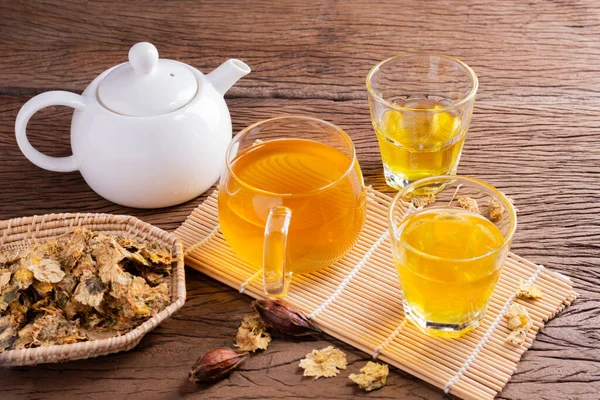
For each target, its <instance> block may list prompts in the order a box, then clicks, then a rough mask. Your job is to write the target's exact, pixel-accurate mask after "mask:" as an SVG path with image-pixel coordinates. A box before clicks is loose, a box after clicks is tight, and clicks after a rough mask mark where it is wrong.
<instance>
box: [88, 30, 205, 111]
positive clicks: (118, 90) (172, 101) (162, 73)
mask: <svg viewBox="0 0 600 400" xmlns="http://www.w3.org/2000/svg"><path fill="white" fill-rule="evenodd" d="M197 91H198V82H197V80H196V77H195V76H194V73H193V72H192V71H191V68H189V67H188V66H187V65H186V64H183V63H180V62H177V61H172V60H165V59H161V60H159V59H158V50H156V47H154V46H153V45H152V44H151V43H148V42H141V43H137V44H135V45H134V46H132V47H131V49H130V50H129V62H128V63H124V64H121V65H119V66H118V67H116V68H115V69H113V70H112V71H110V72H109V73H108V75H106V77H105V78H104V79H103V80H102V82H100V86H99V87H98V98H99V100H100V102H101V103H102V104H103V105H104V107H106V108H108V109H109V110H111V111H113V112H115V113H118V114H122V115H127V116H132V117H150V116H153V115H160V114H166V113H169V112H171V111H175V110H177V109H179V108H181V107H183V106H184V105H186V104H187V103H189V102H190V101H191V100H192V99H193V98H194V96H195V95H196V92H197Z"/></svg>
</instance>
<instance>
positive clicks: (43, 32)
mask: <svg viewBox="0 0 600 400" xmlns="http://www.w3.org/2000/svg"><path fill="white" fill-rule="evenodd" d="M0 16H1V18H0V185H1V187H2V190H0V218H1V219H7V218H13V217H19V216H28V215H34V214H45V213H51V212H82V211H88V212H108V213H119V214H131V215H135V216H137V217H140V218H142V219H143V220H145V221H147V222H150V223H153V224H155V225H157V226H159V227H161V228H164V229H167V230H172V229H175V228H176V227H177V226H179V224H181V223H182V222H183V220H184V219H185V217H186V216H187V215H188V214H189V213H190V212H191V211H192V209H193V208H194V207H196V206H197V205H198V203H200V202H201V201H202V199H203V197H200V198H197V199H195V200H192V201H190V202H188V203H186V204H183V205H180V206H177V207H171V208H167V209H159V210H136V209H130V208H125V207H121V206H118V205H115V204H112V203H110V202H108V201H106V200H104V199H102V198H100V197H99V196H97V195H96V194H95V193H94V192H93V191H92V190H91V189H90V188H88V186H87V185H86V184H85V182H84V181H83V179H82V177H81V175H80V174H79V173H63V174H61V173H54V172H48V171H44V170H41V169H39V168H37V167H35V166H34V165H33V164H31V163H30V162H29V161H27V160H26V159H25V157H24V156H23V155H22V154H21V152H20V151H19V149H18V147H17V144H16V141H15V136H14V121H15V116H16V115H17V112H18V110H19V108H20V107H21V106H22V105H23V103H24V102H25V101H27V100H28V99H29V98H30V97H32V96H33V95H35V94H38V93H41V92H44V91H47V90H55V89H60V90H68V91H73V92H76V93H81V91H82V90H83V89H84V88H85V87H86V85H87V84H88V83H89V82H91V80H92V79H93V78H95V77H96V76H97V75H98V74H99V73H101V72H102V71H104V70H105V69H107V68H109V67H111V66H113V65H115V64H117V63H121V62H124V61H126V57H127V52H128V50H129V47H130V46H131V45H132V44H134V43H136V42H139V41H150V42H152V43H154V44H155V45H156V46H157V47H158V50H159V52H160V54H161V56H162V57H165V58H170V59H176V60H180V61H183V62H185V63H189V64H191V65H193V66H196V67H198V68H199V69H200V70H202V71H203V72H205V73H207V72H210V71H211V70H212V69H213V68H215V67H217V66H218V65H219V64H221V63H222V62H223V61H225V60H226V59H228V58H232V57H235V58H239V59H242V60H244V61H245V62H247V63H248V64H249V65H250V66H251V67H252V69H253V71H252V73H251V74H250V75H248V76H247V77H245V78H243V79H242V80H241V81H240V82H239V83H238V84H237V85H236V86H234V87H233V88H232V89H231V90H230V91H229V92H228V93H227V95H226V101H227V104H228V105H229V109H230V112H231V116H232V120H233V127H234V132H238V131H239V130H240V129H242V128H243V127H245V126H247V125H248V124H250V123H253V122H256V121H259V120H261V119H264V118H267V117H270V116H275V115H284V114H304V115H313V116H317V117H320V118H323V119H326V120H329V121H332V122H334V123H336V124H338V125H339V126H341V127H342V128H343V129H345V130H346V131H347V132H348V133H349V134H350V136H351V137H352V138H353V140H354V142H355V144H356V147H357V149H358V156H359V160H360V163H361V166H362V170H363V173H364V176H365V180H366V182H367V184H371V185H373V186H374V187H375V188H376V189H379V190H382V191H385V192H389V193H392V190H391V189H389V188H388V187H386V185H385V182H384V180H383V176H382V166H381V160H380V157H379V153H378V147H377V143H376V140H375V136H374V133H373V130H372V127H371V123H370V120H369V110H368V104H367V100H366V92H365V85H364V81H365V76H366V74H367V72H368V71H369V69H370V67H371V66H372V65H374V64H375V63H376V62H378V61H379V60H382V59H384V58H387V57H390V56H392V55H394V54H397V53H401V52H417V51H419V52H423V51H426V52H439V53H445V54H450V55H454V56H456V57H458V58H460V59H461V60H464V61H465V62H467V63H468V64H469V65H471V66H472V67H473V69H474V70H475V71H476V73H477V74H478V76H479V79H480V89H479V93H478V95H477V101H476V103H475V113H474V116H473V120H472V124H471V129H470V131H469V134H468V137H467V141H466V144H465V148H464V153H463V157H462V161H461V164H460V168H459V173H460V174H465V175H473V176H476V177H479V178H481V179H484V180H486V181H488V182H490V183H491V184H493V185H495V186H496V187H498V188H500V189H501V190H503V191H505V192H506V193H508V194H510V195H512V196H513V197H514V198H515V199H516V204H517V206H518V208H519V209H520V212H519V228H518V233H517V235H516V237H515V240H514V243H513V250H514V251H515V252H516V253H518V254H520V255H522V256H525V257H527V258H529V259H531V260H533V261H534V262H537V263H542V264H544V265H546V266H548V267H549V268H551V269H552V270H555V271H560V272H563V273H565V274H568V275H569V276H571V277H572V278H573V279H574V281H575V284H576V288H577V291H578V292H579V293H580V298H579V299H578V300H577V301H576V302H575V303H574V304H573V305H572V306H571V307H569V308H568V309H567V310H566V311H565V312H563V313H561V314H560V317H558V318H556V319H555V320H553V321H551V322H550V323H548V325H547V326H546V327H545V328H544V330H543V331H542V332H541V333H540V334H539V335H538V338H537V340H536V341H535V343H534V345H533V347H532V349H531V350H530V351H528V352H527V353H526V354H525V355H524V357H523V359H522V361H521V363H520V366H519V369H518V371H517V372H516V373H515V375H514V376H513V378H512V380H511V381H510V383H509V384H508V385H507V386H506V388H505V389H504V391H502V393H501V394H500V395H499V398H502V399H524V398H526V399H541V398H544V399H597V398H599V396H600V394H599V393H600V361H599V360H600V341H599V340H600V333H599V332H600V310H599V306H600V290H599V287H600V286H599V285H600V266H599V263H598V256H599V250H600V245H599V243H600V217H599V213H600V204H599V199H600V189H599V184H600V4H599V3H598V2H597V1H594V0H577V1H576V0H556V1H532V2H526V1H521V0H505V1H498V2H492V1H485V0H477V1H446V0H442V1H436V2H430V3H428V2H425V1H421V0H405V1H402V2H396V1H393V0H380V1H377V2H370V1H366V0H362V1H361V0H353V1H319V2H315V1H285V0H280V1H272V2H269V1H239V2H236V1H227V0H226V1H192V0H189V1H170V2H162V1H143V2H141V1H140V2H125V1H119V2H108V1H90V2H87V1H86V2H80V1H75V0H73V1H49V0H45V1H36V2H25V1H11V2H9V1H2V2H1V4H0ZM71 112H72V110H71V109H67V108H66V107H57V108H53V109H46V110H44V111H43V112H40V113H38V114H36V115H35V117H34V118H33V120H32V122H31V123H30V125H29V129H28V132H29V137H30V138H31V140H32V142H33V144H34V145H35V146H36V147H37V148H38V149H40V150H41V151H44V152H45V153H47V154H50V155H68V154H70V147H69V120H70V116H71ZM187 285H188V300H187V303H186V304H185V306H184V307H183V308H182V309H181V310H180V311H179V312H178V313H176V314H175V315H174V316H173V317H172V318H171V319H170V320H168V321H166V322H165V323H163V324H162V325H161V326H160V327H158V328H157V329H156V330H155V331H153V332H152V333H151V334H149V335H147V336H146V337H145V338H144V339H143V340H142V342H141V343H140V345H139V346H137V347H136V348H135V349H133V350H131V351H129V352H126V353H121V354H116V355H111V356H106V357H100V358H97V359H92V360H87V361H77V362H69V363H65V364H54V365H41V366H37V367H32V368H13V369H10V370H4V371H0V397H1V398H3V399H5V398H6V399H8V398H23V399H25V398H28V399H35V398H39V399H42V398H43V399H63V398H67V397H76V396H77V397H81V398H107V397H109V396H110V397H111V398H115V399H116V398H144V399H150V398H160V399H163V398H165V399H167V398H178V397H185V398H264V397H269V398H322V397H326V398H339V399H342V398H350V397H353V396H365V397H370V398H402V399H417V398H419V399H441V398H443V395H442V392H441V391H440V390H438V389H436V388H434V387H432V386H430V385H428V384H425V383H423V382H421V381H420V380H418V379H416V378H413V377H411V376H410V375H408V374H405V373H403V372H401V371H397V370H394V371H393V372H392V373H391V374H390V378H389V381H388V382H389V383H388V385H387V386H386V387H384V388H383V389H381V390H378V391H375V392H372V393H368V394H364V393H362V392H361V391H358V390H357V389H356V388H355V387H354V386H352V385H351V384H350V383H349V382H350V381H349V380H348V378H347V375H348V373H349V372H348V371H345V372H344V373H342V374H341V375H340V376H338V377H336V378H331V379H319V380H318V381H313V380H311V379H309V378H303V377H302V373H301V370H300V369H299V368H298V361H299V360H300V359H301V358H303V357H304V355H305V354H306V353H308V352H309V351H310V350H312V349H313V348H321V347H324V346H326V345H327V344H334V345H335V346H338V347H340V348H341V349H342V350H343V351H345V352H346V353H347V354H348V358H349V363H350V367H349V370H355V369H357V368H358V367H360V366H361V365H362V364H364V362H365V361H366V360H367V359H368V358H369V356H368V355H367V354H363V353H361V352H359V351H355V350H353V349H352V348H351V347H349V346H347V345H345V344H343V343H341V342H339V341H336V340H333V339H330V338H323V339H322V340H319V341H312V342H311V341H308V342H307V341H295V340H275V341H274V342H273V343H272V345H271V346H270V347H269V349H268V351H267V352H266V353H264V354H260V355H257V356H254V357H252V358H251V359H249V360H248V361H247V362H245V363H244V364H243V367H242V368H241V369H240V370H239V371H237V372H235V373H234V374H233V375H231V377H230V378H229V379H226V380H224V381H222V382H219V383H217V384H215V385H213V386H210V387H207V388H196V387H195V386H194V385H192V384H190V383H188V382H187V373H188V370H189V368H190V366H191V365H192V364H193V363H194V361H195V360H196V358H197V357H198V356H199V355H200V354H202V353H203V352H205V351H206V350H208V349H210V348H213V347H216V346H221V345H230V344H231V341H232V338H233V336H234V335H235V332H236V329H237V326H238V324H239V321H240V320H241V318H242V316H243V315H244V314H246V313H247V312H249V310H250V307H249V304H250V299H249V298H248V297H246V296H244V295H241V294H239V293H238V292H237V291H235V290H233V289H230V288H228V287H226V286H224V285H222V284H220V283H217V282H215V281H213V280H211V279H209V278H207V277H206V276H203V275H202V274H200V273H197V272H195V271H192V270H188V271H187Z"/></svg>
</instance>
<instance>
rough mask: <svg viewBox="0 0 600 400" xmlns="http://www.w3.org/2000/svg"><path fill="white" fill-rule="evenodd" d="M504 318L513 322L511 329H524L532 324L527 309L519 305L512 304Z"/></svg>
mask: <svg viewBox="0 0 600 400" xmlns="http://www.w3.org/2000/svg"><path fill="white" fill-rule="evenodd" d="M504 317H505V318H506V319H507V320H508V321H513V324H512V326H513V327H510V326H509V329H511V330H514V329H517V328H523V327H525V326H527V325H529V324H530V323H531V320H530V319H529V312H527V308H525V307H523V306H522V305H520V304H519V303H512V304H511V305H510V306H509V307H508V310H507V311H506V314H505V315H504Z"/></svg>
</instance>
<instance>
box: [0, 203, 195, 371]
mask: <svg viewBox="0 0 600 400" xmlns="http://www.w3.org/2000/svg"><path fill="white" fill-rule="evenodd" d="M76 226H80V227H85V228H88V229H91V230H94V231H97V232H101V233H105V234H111V235H121V236H126V237H135V238H136V239H138V240H141V241H146V240H152V241H156V242H158V243H160V244H162V245H163V246H165V247H166V248H167V249H169V250H171V254H172V255H173V257H174V259H175V260H176V266H175V268H174V270H173V274H172V276H171V282H170V292H171V304H169V305H168V306H167V307H166V308H165V309H164V310H162V311H161V312H160V313H159V314H157V315H156V316H154V317H153V318H150V319H148V320H147V321H145V322H144V323H142V324H141V325H139V326H138V327H136V328H135V329H133V330H131V331H129V332H127V333H126V334H123V335H118V336H114V337H111V338H107V339H101V340H93V341H88V342H79V343H73V344H64V345H55V346H47V347H37V348H32V349H24V350H9V351H5V352H3V353H0V366H2V367H11V366H20V365H35V364H42V363H55V362H62V361H69V360H80V359H85V358H91V357H97V356H102V355H106V354H111V353H117V352H120V351H126V350H130V349H132V348H133V347H135V346H136V345H137V344H138V343H139V342H140V340H141V339H142V337H143V336H144V335H145V334H146V333H148V332H150V331H151V330H152V329H154V328H155V327H156V326H157V325H158V324H160V323H161V322H162V321H164V320H165V319H166V318H168V317H169V316H170V315H171V314H173V313H174V312H175V311H177V310H178V309H179V308H181V306H182V305H183V303H184V302H185V293H186V292H185V272H184V262H183V247H182V245H181V242H180V240H179V239H178V238H177V237H176V236H174V235H172V234H170V233H168V232H165V231H163V230H162V229H159V228H156V227H154V226H152V225H150V224H147V223H145V222H142V221H140V220H139V219H137V218H135V217H131V216H125V215H110V214H47V215H43V216H34V217H25V218H15V219H10V220H6V221H0V249H12V248H19V247H21V248H24V247H29V246H31V245H32V244H35V243H38V242H43V241H45V240H47V239H49V238H52V237H55V236H59V235H61V234H63V233H67V232H69V231H70V230H71V229H72V228H73V227H76Z"/></svg>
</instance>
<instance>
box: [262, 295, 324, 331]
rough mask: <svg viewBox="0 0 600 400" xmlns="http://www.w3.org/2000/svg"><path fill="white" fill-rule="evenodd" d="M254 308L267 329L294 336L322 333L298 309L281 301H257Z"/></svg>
mask: <svg viewBox="0 0 600 400" xmlns="http://www.w3.org/2000/svg"><path fill="white" fill-rule="evenodd" d="M252 307H254V309H255V310H256V312H257V313H258V315H260V318H261V319H262V320H263V322H264V324H265V326H266V327H267V328H273V329H275V330H277V331H279V332H281V333H283V334H286V335H292V336H307V335H318V334H320V333H321V331H320V330H319V329H318V328H317V327H315V326H314V325H313V324H312V323H311V322H310V321H309V320H308V318H306V317H305V316H304V314H302V313H301V312H300V311H299V310H298V309H296V308H295V307H294V306H292V305H291V304H288V303H285V302H283V301H281V300H256V301H254V302H253V303H252Z"/></svg>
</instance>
